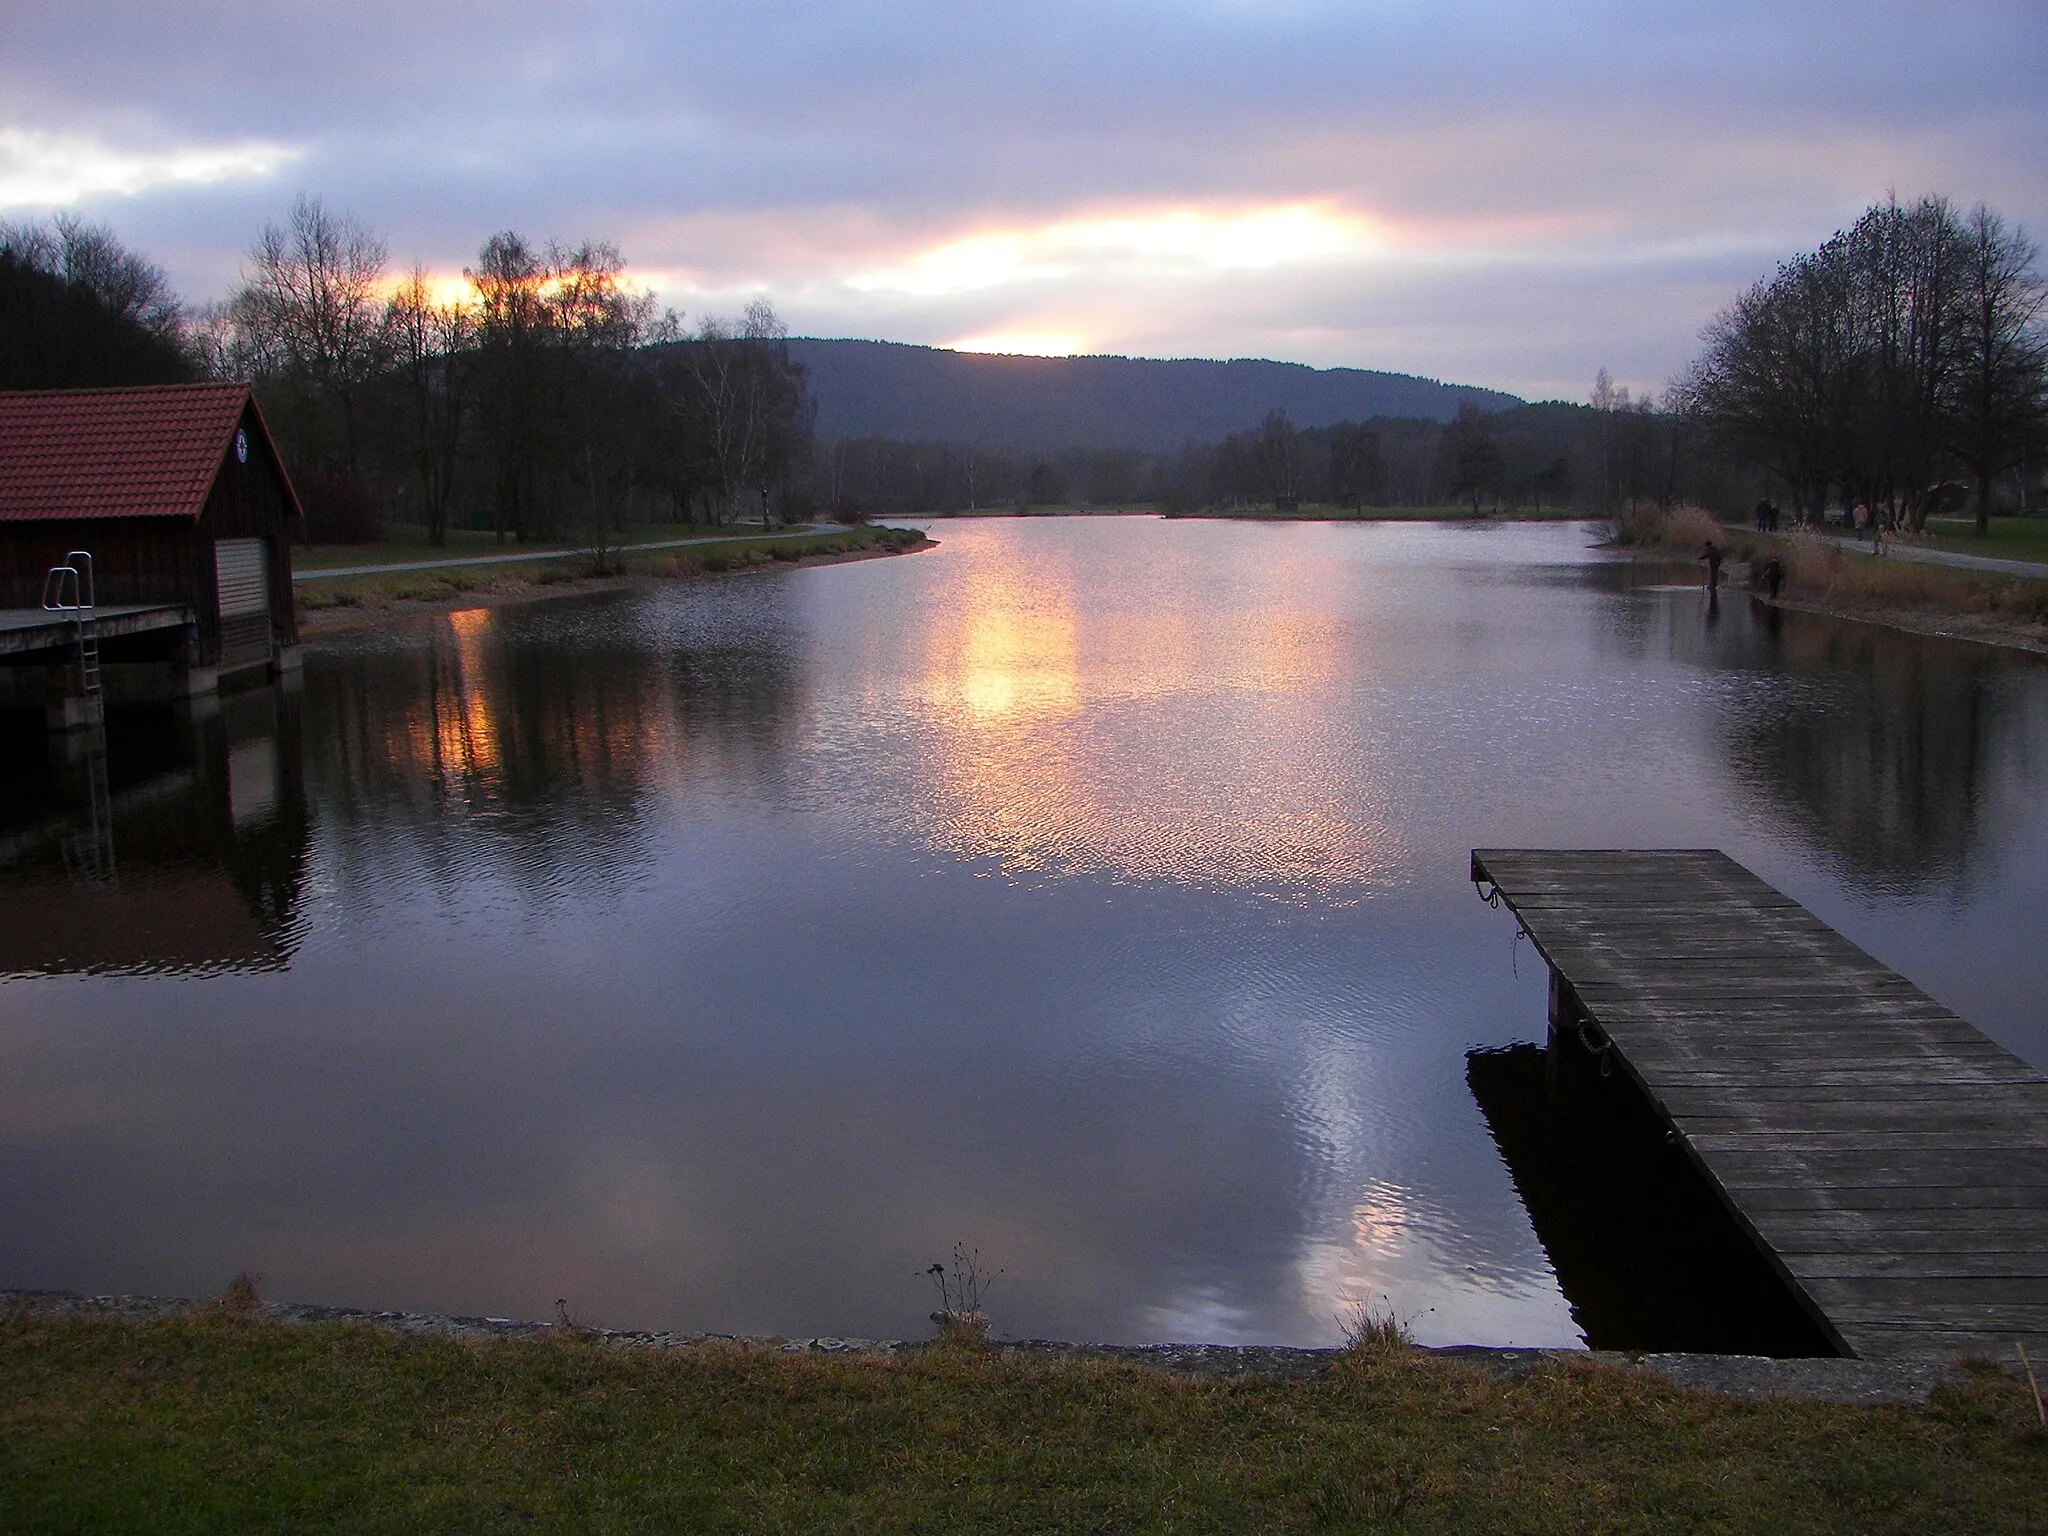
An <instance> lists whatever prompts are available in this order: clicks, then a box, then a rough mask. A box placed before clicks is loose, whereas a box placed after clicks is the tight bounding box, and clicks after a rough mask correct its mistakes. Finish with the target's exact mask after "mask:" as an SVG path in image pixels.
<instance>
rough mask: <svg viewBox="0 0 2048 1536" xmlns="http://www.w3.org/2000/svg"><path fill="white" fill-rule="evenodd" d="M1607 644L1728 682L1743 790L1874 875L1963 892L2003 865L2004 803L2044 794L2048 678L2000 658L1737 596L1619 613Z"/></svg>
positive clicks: (1718, 732) (1727, 728)
mask: <svg viewBox="0 0 2048 1536" xmlns="http://www.w3.org/2000/svg"><path fill="white" fill-rule="evenodd" d="M1607 579H1608V580H1609V581H1610V582H1613V583H1615V584H1616V585H1621V584H1622V583H1621V582H1620V581H1619V580H1618V579H1617V578H1615V577H1613V576H1612V575H1611V574H1609V575H1608V576H1607ZM1603 634H1604V635H1605V637H1606V639H1607V640H1608V642H1609V643H1610V644H1611V645H1612V646H1613V647H1614V648H1616V649H1618V650H1620V651H1622V652H1623V653H1625V654H1627V655H1628V656H1629V657H1631V658H1632V659H1638V660H1640V659H1643V658H1652V657H1661V658H1665V659H1668V660H1670V661H1673V662H1676V663H1678V664H1680V665H1683V666H1687V667H1693V668H1697V669H1699V670H1700V671H1702V672H1704V673H1708V674H1719V675H1720V679H1721V680H1722V681H1723V682H1725V683H1730V684H1731V686H1726V687H1721V688H1717V689H1716V690H1714V692H1713V694H1712V698H1713V700H1714V704H1713V709H1714V711H1715V714H1714V728H1713V730H1712V732H1711V735H1712V737H1713V740H1714V742H1715V744H1716V745H1717V747H1718V748H1719V749H1720V750H1721V751H1722V752H1723V753H1724V754H1725V756H1726V759H1727V761H1728V763H1729V766H1730V768H1731V769H1732V770H1733V772H1734V775H1735V777H1736V780H1737V782H1738V783H1740V784H1741V785H1742V786H1743V787H1744V788H1746V789H1748V790H1749V791H1751V792H1752V793H1754V794H1755V795H1757V796H1758V797H1759V798H1760V799H1761V800H1763V801H1764V802H1765V803H1767V804H1769V805H1770V806H1772V807H1773V808H1774V809H1776V810H1778V811H1779V812H1780V813H1781V814H1783V815H1785V816H1786V817H1788V818H1789V819H1790V820H1791V821H1792V822H1793V824H1794V825H1795V826H1797V827H1798V828H1799V829H1800V831H1801V832H1802V833H1803V834H1804V835H1805V836H1806V837H1807V838H1808V839H1810V840H1811V841H1812V842H1813V843H1815V844H1817V845H1819V846H1820V847H1821V848H1823V849H1825V850H1827V852H1828V853H1830V854H1832V855H1833V856H1834V857H1835V858H1836V859H1839V860H1840V861H1842V862H1843V863H1844V864H1846V865H1847V866H1849V868H1851V869H1852V870H1855V871H1857V872H1859V873H1861V874H1863V875H1865V876H1882V877H1883V878H1885V879H1886V880H1888V881H1892V882H1897V883H1903V884H1905V885H1906V886H1908V887H1935V886H1953V885H1959V884H1961V883H1962V882H1964V881H1965V880H1967V879H1969V878H1970V877H1971V876H1972V875H1973V874H1974V873H1975V872H1976V871H1977V869H1978V866H1980V865H1981V864H1982V863H1983V862H1984V861H1985V860H1986V859H1987V858H1990V857H1994V856H1995V854H1996V851H1997V848H1998V845H1999V842H2000V840H2001V839H2000V836H1999V833H2000V828H2001V826H2002V824H2003V820H2004V816H2005V811H2004V805H2005V797H2006V796H2007V795H2008V794H2012V795H2015V796H2016V797H2021V796H2023V797H2026V798H2033V797H2034V796H2035V795H2036V794H2037V790H2036V788H2035V787H2036V786H2038V784H2039V782H2040V780H2041V777H2042V772H2043V763H2044V760H2048V740H2044V733H2048V717H2044V715H2043V711H2042V708H2041V700H2042V698H2043V697H2044V695H2043V693H2042V690H2041V687H2040V682H2041V678H2040V676H2039V672H2038V669H2037V668H2035V667H2034V666H2033V665H2032V664H2030V663H2027V662H2023V661H2016V660H2014V659H2012V658H2010V657H2003V656H2001V655H1999V653H1997V652H1996V651H1994V650H1992V649H1990V648H1988V647H1984V646H1976V645H1968V644H1963V643H1958V642H1954V641H1945V640H1939V639H1935V638H1933V637H1930V636H1924V635H1914V634H1908V633H1905V632H1903V631H1900V630H1894V629H1887V628H1884V627H1883V626H1881V625H1875V624H1861V623H1854V622H1850V621H1846V620H1836V619H1829V618H1824V617H1822V616H1820V615H1817V614H1804V613H1793V612H1784V611H1779V610H1769V609H1762V608H1760V607H1758V606H1757V605H1755V604H1752V603H1751V602H1750V600H1749V598H1748V597H1747V595H1746V594H1743V593H1740V592H1731V593H1729V594H1728V595H1727V596H1726V597H1725V598H1724V600H1723V602H1722V603H1721V605H1720V613H1719V615H1718V620H1717V621H1714V622H1710V621H1709V619H1708V617H1707V614H1706V611H1705V608H1704V605H1703V604H1702V603H1701V602H1700V601H1699V599H1698V597H1696V596H1693V595H1689V594H1678V593H1674V594H1671V596H1670V599H1669V600H1667V601H1663V602H1645V601H1636V602H1624V603H1617V604H1614V605H1613V606H1612V607H1611V608H1610V609H1609V610H1608V613H1607V617H1606V624H1605V626H1604V629H1603ZM1731 674H1733V676H1731ZM1744 680H1747V681H1748V682H1749V683H1751V684H1753V686H1743V681H1744Z"/></svg>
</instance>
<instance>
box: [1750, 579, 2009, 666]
mask: <svg viewBox="0 0 2048 1536" xmlns="http://www.w3.org/2000/svg"><path fill="white" fill-rule="evenodd" d="M1743 590H1744V591H1745V593H1746V594H1747V595H1748V596H1749V597H1750V598H1751V599H1752V600H1753V601H1754V602H1756V603H1757V605H1758V606H1760V607H1763V608H1777V609H1782V610H1785V611H1787V612H1790V613H1810V614H1814V615H1816V616H1818V617H1820V618H1825V619H1851V620H1854V621H1855V622H1857V623H1859V624H1874V625H1877V626H1878V627H1879V628H1881V629H1893V630H1898V631H1899V632H1900V633H1902V634H1909V635H1925V636H1927V637H1929V638H1930V639H1935V640H1957V641H1961V642H1963V643H1964V644H1968V645H1988V646H1992V647H1995V648H1996V649H1998V650H2002V651H2018V652H2020V653H2022V654H2023V655H2028V656H2040V657H2048V625H2043V624H2026V623H2023V622H2021V621H2018V620H2014V619H2006V618H2001V617H2000V616H1998V615H1996V614H1989V613H1973V612H1970V611H1969V610H1967V609H1957V610H1939V611H1937V610H1928V609H1920V608H1895V607H1884V606H1882V605H1879V606H1874V607H1870V608H1862V607H1857V606H1855V605H1853V604H1847V603H1829V602H1827V601H1826V600H1824V599H1821V600H1815V599H1810V598H1795V597H1777V598H1772V597H1767V596H1765V595H1764V594H1763V593H1761V592H1751V591H1748V589H1747V588H1744V589H1743Z"/></svg>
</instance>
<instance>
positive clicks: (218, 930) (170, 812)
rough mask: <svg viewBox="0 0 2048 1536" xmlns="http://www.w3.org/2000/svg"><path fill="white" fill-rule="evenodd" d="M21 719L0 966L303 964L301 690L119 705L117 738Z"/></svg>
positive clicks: (1, 867) (240, 967) (13, 749)
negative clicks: (49, 735)
mask: <svg viewBox="0 0 2048 1536" xmlns="http://www.w3.org/2000/svg"><path fill="white" fill-rule="evenodd" d="M9 725H10V726H12V727H13V729H12V730H11V731H9V732H8V733H7V739H6V747H7V751H6V753H5V759H6V761H7V762H8V764H9V767H10V769H11V770H12V775H13V777H12V782H11V783H9V784H8V785H7V786H6V793H5V796H4V799H5V804H6V808H7V822H6V824H5V825H4V826H0V973H6V974H13V975H23V974H37V973H39V974H45V975H58V974H64V973H68V972H87V973H92V972H114V973H147V972H152V971H166V972H179V971H201V972H204V971H263V970H278V969H282V968H284V967H285V966H287V965H289V964H290V962H291V958H292V954H293V952H294V950H295V948H296V947H297V943H298V913H299V906H300V901H301V896H302V893H303V890H304V887H305V882H306V863H307V857H308V828H307V812H306V792H305V776H304V772H303V768H302V756H301V748H300V733H299V711H298V707H297V701H296V697H295V695H291V694H286V693H283V692H280V691H277V690H271V689H262V690H258V691H256V692H254V693H249V694H243V695H239V696H231V697H230V698H228V699H227V700H225V701H224V702H223V703H222V704H221V705H219V706H213V705H212V704H211V702H210V701H209V704H208V705H207V706H205V707H202V708H201V709H200V710H199V711H198V712H197V713H195V712H194V711H193V710H192V709H191V708H188V707H178V708H173V707H170V706H165V707H162V708H159V709H153V710H152V709H123V710H116V711H115V712H114V714H113V718H112V719H111V720H110V722H109V724H108V727H107V731H106V733H105V736H104V738H100V737H99V736H98V734H97V733H82V734H75V735H72V736H69V737H60V738H55V739H53V740H49V741H45V740H44V739H43V738H42V733H41V732H40V730H39V726H40V722H39V721H35V720H27V721H22V720H16V721H10V722H9Z"/></svg>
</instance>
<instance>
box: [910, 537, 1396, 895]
mask: <svg viewBox="0 0 2048 1536" xmlns="http://www.w3.org/2000/svg"><path fill="white" fill-rule="evenodd" d="M945 531H946V533H947V534H948V536H949V541H950V542H951V543H953V544H955V545H957V546H959V550H958V556H957V558H959V559H960V561H961V562H962V565H963V568H964V571H965V572H966V574H965V576H964V579H963V580H961V581H960V582H959V583H957V584H956V585H954V586H953V587H951V588H950V589H949V590H948V591H946V592H945V593H944V594H943V596H942V599H941V605H939V606H936V607H935V608H934V609H933V610H932V611H931V612H930V613H929V614H928V616H927V617H928V623H927V626H926V630H925V634H926V637H927V638H926V643H925V646H924V649H923V651H922V654H921V655H919V656H918V657H917V658H916V670H915V671H914V672H912V673H911V674H910V676H909V678H908V685H909V691H910V696H911V703H912V706H913V707H914V708H917V709H919V710H920V711H921V712H922V725H923V727H924V734H923V737H922V740H923V741H924V742H925V743H926V750H927V754H928V771H929V773H930V777H931V785H932V788H933V790H934V793H933V794H932V796H931V797H930V801H929V803H928V804H927V805H925V806H923V807H922V808H921V809H922V811H923V813H924V814H925V815H926V816H927V817H928V818H929V830H928V834H927V835H928V837H929V840H930V843H931V845H932V846H933V847H934V848H937V849H942V850H944V851H946V852H948V853H951V854H953V855H954V856H956V857H960V858H963V859H987V860H990V861H992V862H993V863H994V864H995V865H996V866H997V867H998V868H1000V869H1001V870H1003V871H1004V872H1006V873H1009V874H1012V875H1019V874H1025V873H1046V872H1052V871H1058V872H1063V873H1068V874H1075V873H1081V872H1090V873H1103V874H1107V875H1110V876H1112V877H1114V878H1120V879H1129V880H1140V881H1144V880H1170V881H1176V882H1182V883H1187V884H1193V885H1205V886H1217V887H1223V886H1235V887H1245V888H1252V889H1257V890H1261V891H1265V892H1268V893H1270V894H1273V895H1277V896H1281V897H1284V898H1287V899H1301V898H1303V897H1305V896H1306V895H1308V894H1309V893H1314V894H1316V895H1318V896H1322V897H1329V896H1332V895H1335V894H1337V893H1338V892H1339V891H1340V890H1342V889H1344V888H1347V887H1349V888H1355V887H1362V886H1371V885H1374V884H1377V883H1382V882H1384V881H1387V880H1389V879H1392V878H1394V872H1395V867H1396V865H1397V863H1398V861H1399V858H1400V855H1401V851H1402V844H1401V840H1400V838H1399V837H1398V836H1397V835H1396V833H1395V831H1394V829H1393V827H1392V825H1391V822H1390V820H1389V818H1388V803H1387V800H1386V798H1385V797H1384V796H1382V795H1379V794H1376V793H1375V790H1374V784H1375V777H1376V770H1375V766H1374V764H1373V763H1372V761H1371V750H1370V743H1369V742H1366V741H1362V740H1360V739H1359V738H1358V737H1357V736H1355V735H1353V734H1350V733H1348V732H1346V731H1345V730H1344V729H1343V727H1342V726H1341V725H1339V724H1338V722H1337V721H1336V720H1335V719H1333V716H1332V713H1331V711H1330V710H1329V708H1328V700H1327V698H1326V694H1327V691H1328V689H1329V688H1330V686H1331V685H1332V683H1333V682H1334V681H1336V680H1337V679H1339V678H1340V677H1343V676H1345V675H1347V674H1350V673H1354V672H1355V670H1356V669H1357V668H1358V667H1359V666H1360V664H1361V662H1363V663H1365V664H1366V665H1368V666H1369V657H1362V656H1361V655H1360V654H1358V652H1357V651H1356V649H1355V647H1354V641H1355V638H1356V637H1355V636H1354V635H1353V634H1351V633H1350V632H1348V631H1347V630H1346V628H1345V627H1344V626H1343V624H1342V623H1340V622H1339V620H1338V618H1337V617H1336V615H1335V612H1334V611H1333V609H1334V605H1335V604H1336V603H1337V602H1338V601H1339V600H1341V596H1342V594H1341V593H1340V592H1337V591H1334V590H1332V585H1333V584H1332V583H1330V582H1328V581H1327V580H1320V579H1318V577H1319V575H1320V574H1321V573H1318V572H1316V571H1314V570H1312V569H1310V570H1304V569H1302V568H1300V567H1298V566H1291V565H1284V566H1278V567H1275V568H1272V569H1265V568H1261V567H1258V566H1253V567H1251V568H1249V569H1247V570H1244V571H1242V572H1239V573H1237V577H1236V579H1235V580H1233V582H1232V583H1231V585H1230V587H1229V589H1228V591H1204V592H1202V593H1201V594H1200V595H1201V597H1202V599H1203V601H1202V603H1201V604H1200V605H1197V604H1195V603H1191V602H1190V601H1189V599H1190V597H1191V596H1192V595H1194V594H1192V593H1190V592H1189V591H1187V590H1185V588H1182V589H1181V590H1172V589H1173V588H1174V587H1175V586H1177V585H1178V580H1177V578H1181V577H1185V576H1186V574H1187V573H1186V572H1185V571H1173V570H1166V571H1155V572H1152V573H1149V575H1150V578H1151V579H1150V580H1149V581H1147V582H1146V583H1145V584H1144V585H1145V586H1146V588H1148V590H1142V591H1136V592H1111V593H1108V594H1105V593H1104V592H1103V591H1102V589H1101V586H1100V583H1099V582H1098V581H1096V580H1095V579H1094V573H1092V572H1088V571H1086V570H1085V569H1083V570H1082V571H1080V572H1078V573H1077V571H1076V570H1075V568H1074V567H1073V565H1072V563H1071V562H1069V561H1067V560H1063V559H1061V558H1059V557H1058V556H1057V555H1056V556H1054V557H1053V558H1051V559H1046V558H1043V557H1042V552H1041V551H1039V550H1036V549H1033V548H1031V547H1029V546H1024V545H1019V544H1015V543H1012V542H1008V541H1005V540H1004V539H1003V538H1002V537H1001V536H1000V534H999V533H996V532H994V531H992V530H991V529H990V527H989V526H988V525H986V524H976V523H971V522H970V523H963V524H955V525H949V526H948V527H947V529H946V530H945ZM1083 583H1085V584H1087V585H1088V586H1089V587H1090V588H1092V589H1093V590H1092V591H1091V594H1090V595H1091V597H1092V599H1093V600H1092V602H1086V603H1084V602H1083V600H1082V598H1081V596H1080V593H1079V590H1078V588H1079V587H1080V586H1081V585H1082V584H1083ZM1105 596H1107V597H1108V598H1109V601H1107V602H1105V601H1104V600H1103V599H1104V597H1105ZM1084 717H1085V718H1084Z"/></svg>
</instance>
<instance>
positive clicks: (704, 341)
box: [684, 299, 814, 529]
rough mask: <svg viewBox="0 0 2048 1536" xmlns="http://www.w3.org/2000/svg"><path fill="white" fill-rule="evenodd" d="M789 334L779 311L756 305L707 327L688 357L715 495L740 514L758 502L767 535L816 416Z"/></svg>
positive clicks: (695, 408)
mask: <svg viewBox="0 0 2048 1536" xmlns="http://www.w3.org/2000/svg"><path fill="white" fill-rule="evenodd" d="M788 334H789V333H788V330H787V329H786V328H785V327H784V326H783V324H782V322H781V320H779V319H778V318H777V317H776V314H775V310H774V307H773V306H772V305H770V304H769V303H768V302H767V300H765V299H756V300H754V301H753V302H752V303H751V304H749V305H748V306H747V308H746V312H745V313H744V315H743V316H742V317H741V318H740V320H739V321H738V322H737V323H735V322H732V321H728V320H719V319H708V320H706V321H704V322H703V323H702V324H701V325H700V326H699V327H698V328H697V334H696V336H695V338H694V339H693V340H692V341H691V342H690V343H689V344H688V347H687V349H686V352H685V362H684V367H685V369H686V372H687V376H688V378H689V381H690V385H691V389H690V398H689V400H688V401H687V403H686V405H687V408H688V409H691V410H693V411H694V412H695V413H697V415H698V418H699V429H700V432H701V452H702V454H703V459H704V469H705V471H706V476H707V479H708V481H709V483H710V485H711V487H712V488H713V492H714V495H715V496H716V497H717V498H718V500H719V502H720V503H722V504H723V506H725V507H727V508H732V509H734V510H735V511H736V510H737V508H738V507H739V506H740V505H742V504H744V503H748V502H751V503H753V504H754V506H755V507H756V508H757V509H758V510H759V512H760V515H761V526H762V527H763V528H764V529H765V528H768V527H770V526H771V525H772V521H773V517H774V492H775V491H776V490H777V489H779V488H780V487H781V486H782V485H783V483H784V482H785V480H786V479H787V477H788V475H789V474H790V472H791V471H792V470H793V469H794V468H795V467H796V465H797V463H798V462H799V460H800V459H801V457H802V455H803V453H804V452H805V450H806V449H807V448H808V446H809V443H810V436H811V424H812V420H813V417H814V412H813V407H812V404H811V399H810V389H809V381H808V378H807V376H806V373H805V370H804V367H803V365H802V364H801V363H799V362H797V361H795V360H794V359H793V358H791V357H790V355H789V347H788V345H787V337H788ZM720 520H722V518H721V519H720Z"/></svg>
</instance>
